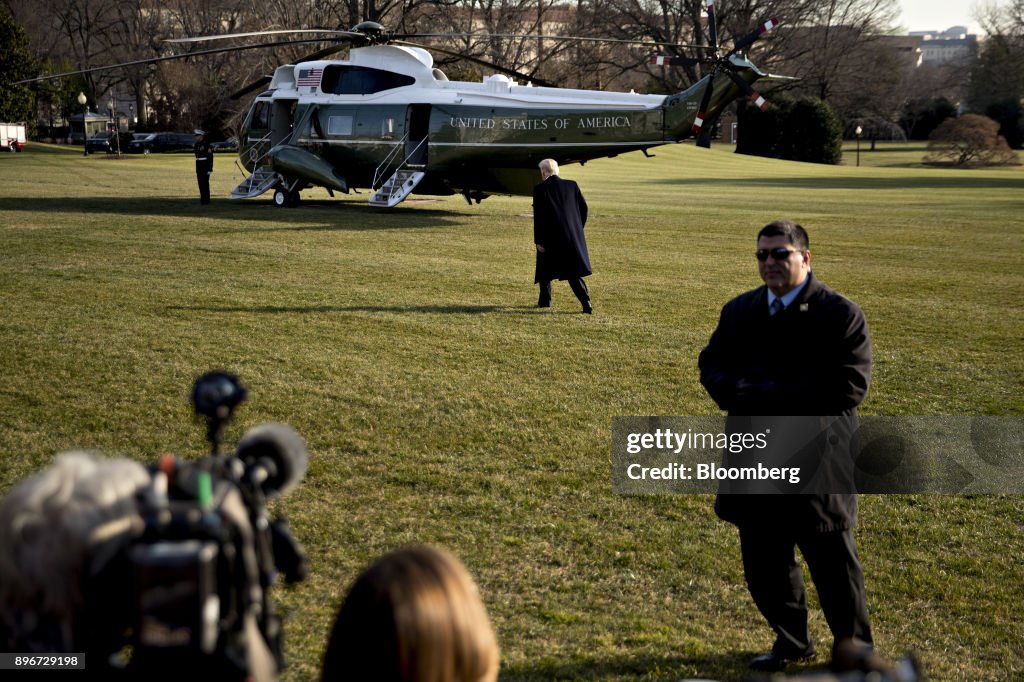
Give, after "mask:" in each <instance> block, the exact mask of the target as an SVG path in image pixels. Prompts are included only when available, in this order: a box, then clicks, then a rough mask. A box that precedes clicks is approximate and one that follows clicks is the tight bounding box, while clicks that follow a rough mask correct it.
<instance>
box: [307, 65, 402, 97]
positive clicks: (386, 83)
mask: <svg viewBox="0 0 1024 682" xmlns="http://www.w3.org/2000/svg"><path fill="white" fill-rule="evenodd" d="M415 82H416V79H415V78H413V77H412V76H406V75H405V74H403V73H394V72H392V71H384V70H382V69H371V68H369V67H365V66H350V65H335V66H328V67H327V68H326V69H324V77H323V79H322V80H321V81H320V88H321V89H322V90H323V91H324V92H329V93H332V94H335V95H371V94H373V93H375V92H381V91H382V90H391V89H392V88H400V87H402V86H403V85H412V84H413V83H415Z"/></svg>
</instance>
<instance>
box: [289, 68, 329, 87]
mask: <svg viewBox="0 0 1024 682" xmlns="http://www.w3.org/2000/svg"><path fill="white" fill-rule="evenodd" d="M323 73H324V70H323V69H299V79H298V81H296V83H295V84H296V85H298V86H299V87H300V88H302V87H306V86H309V87H312V88H315V87H317V86H318V85H320V76H322V75H323Z"/></svg>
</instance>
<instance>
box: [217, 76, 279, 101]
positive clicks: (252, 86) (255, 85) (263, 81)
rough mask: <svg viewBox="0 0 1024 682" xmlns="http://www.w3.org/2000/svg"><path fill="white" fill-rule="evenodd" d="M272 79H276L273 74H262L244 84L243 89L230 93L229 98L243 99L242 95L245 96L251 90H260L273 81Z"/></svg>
mask: <svg viewBox="0 0 1024 682" xmlns="http://www.w3.org/2000/svg"><path fill="white" fill-rule="evenodd" d="M272 80H274V78H273V76H260V77H259V78H257V79H256V80H254V81H252V82H251V83H249V84H248V85H246V86H244V87H243V88H242V89H241V90H235V91H234V92H232V93H231V94H230V95H228V98H229V99H241V98H242V97H245V96H246V95H248V94H249V93H250V92H253V91H255V90H259V89H260V88H262V87H263V86H264V85H267V84H269V83H270V81H272Z"/></svg>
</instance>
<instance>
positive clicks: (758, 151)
mask: <svg viewBox="0 0 1024 682" xmlns="http://www.w3.org/2000/svg"><path fill="white" fill-rule="evenodd" d="M739 129H740V136H739V141H738V143H737V145H736V153H737V154H750V155H753V156H767V157H771V158H776V159H788V160H790V161H809V162H811V163H829V164H838V163H839V162H840V161H841V160H842V156H843V151H842V143H843V125H842V122H840V120H839V116H837V115H836V112H835V111H834V110H833V109H832V107H830V106H829V105H828V104H827V103H826V102H824V101H822V100H820V99H817V98H815V97H804V98H801V99H799V100H797V101H796V102H793V101H791V100H788V99H786V98H782V97H780V98H773V99H772V104H771V106H770V107H769V109H768V111H764V112H762V111H760V110H759V109H755V108H753V107H747V108H745V109H744V110H743V111H741V112H740V116H739Z"/></svg>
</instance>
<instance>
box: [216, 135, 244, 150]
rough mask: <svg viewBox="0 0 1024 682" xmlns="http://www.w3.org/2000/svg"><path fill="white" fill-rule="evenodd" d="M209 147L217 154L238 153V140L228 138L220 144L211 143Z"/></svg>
mask: <svg viewBox="0 0 1024 682" xmlns="http://www.w3.org/2000/svg"><path fill="white" fill-rule="evenodd" d="M210 147H212V148H213V149H215V150H217V151H219V152H233V151H238V138H235V137H229V138H228V139H226V140H221V141H220V142H211V143H210Z"/></svg>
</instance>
